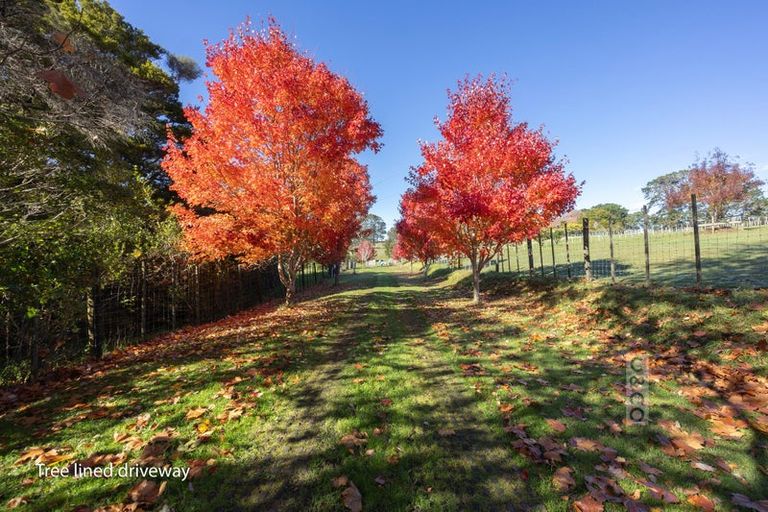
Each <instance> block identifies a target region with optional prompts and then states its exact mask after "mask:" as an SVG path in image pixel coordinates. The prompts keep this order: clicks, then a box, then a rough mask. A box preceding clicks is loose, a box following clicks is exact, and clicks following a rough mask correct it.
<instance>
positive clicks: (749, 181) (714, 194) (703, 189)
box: [670, 149, 763, 229]
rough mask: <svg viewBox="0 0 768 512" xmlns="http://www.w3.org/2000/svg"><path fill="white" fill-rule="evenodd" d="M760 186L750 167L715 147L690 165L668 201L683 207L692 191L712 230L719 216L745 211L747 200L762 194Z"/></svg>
mask: <svg viewBox="0 0 768 512" xmlns="http://www.w3.org/2000/svg"><path fill="white" fill-rule="evenodd" d="M762 185H763V182H762V181H760V180H759V179H757V177H755V173H754V171H753V170H752V168H751V167H749V166H745V165H742V164H740V163H738V162H734V161H732V160H731V159H730V158H729V157H728V155H727V154H726V153H724V152H723V151H721V150H719V149H715V150H714V151H713V152H711V153H710V154H709V155H708V156H707V157H705V158H703V159H701V160H699V161H698V162H696V163H695V164H693V165H692V166H691V168H690V170H689V171H688V174H687V176H686V178H685V180H683V181H682V182H681V183H679V185H678V187H677V189H676V190H675V192H674V194H673V195H672V197H671V199H670V203H671V205H672V206H676V207H682V206H685V205H687V204H689V203H690V200H691V194H696V196H697V199H698V201H699V202H700V203H701V205H702V206H703V207H704V210H705V212H706V215H707V216H708V217H709V221H710V222H711V223H712V224H713V226H712V228H713V229H714V224H715V223H717V222H720V221H721V220H722V219H724V218H726V217H728V216H730V215H738V214H743V213H744V212H745V211H748V210H749V208H750V202H752V201H755V200H756V199H759V198H761V197H762V191H761V189H760V187H762Z"/></svg>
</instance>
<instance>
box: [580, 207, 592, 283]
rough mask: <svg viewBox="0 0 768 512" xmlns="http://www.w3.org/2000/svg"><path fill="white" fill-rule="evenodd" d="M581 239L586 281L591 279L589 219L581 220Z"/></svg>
mask: <svg viewBox="0 0 768 512" xmlns="http://www.w3.org/2000/svg"><path fill="white" fill-rule="evenodd" d="M581 229H582V235H581V236H582V239H583V241H584V277H585V278H586V280H587V281H591V280H592V260H591V258H590V256H589V219H588V218H586V217H585V218H584V220H583V222H582V228H581Z"/></svg>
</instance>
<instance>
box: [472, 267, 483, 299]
mask: <svg viewBox="0 0 768 512" xmlns="http://www.w3.org/2000/svg"><path fill="white" fill-rule="evenodd" d="M470 263H471V264H472V304H480V302H481V301H480V268H479V265H478V264H477V260H476V259H475V258H472V259H471V260H470Z"/></svg>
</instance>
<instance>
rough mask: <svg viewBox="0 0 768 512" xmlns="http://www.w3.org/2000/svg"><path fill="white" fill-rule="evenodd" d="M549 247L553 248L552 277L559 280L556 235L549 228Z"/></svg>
mask: <svg viewBox="0 0 768 512" xmlns="http://www.w3.org/2000/svg"><path fill="white" fill-rule="evenodd" d="M549 245H550V247H551V248H552V276H553V277H554V278H555V279H557V263H555V234H554V231H553V230H552V228H549Z"/></svg>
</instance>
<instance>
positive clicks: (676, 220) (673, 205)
mask: <svg viewBox="0 0 768 512" xmlns="http://www.w3.org/2000/svg"><path fill="white" fill-rule="evenodd" d="M687 177H688V170H687V169H683V170H680V171H674V172H670V173H667V174H663V175H661V176H659V177H657V178H654V179H652V180H651V181H649V182H648V183H647V184H646V185H645V186H644V187H643V189H642V192H643V195H644V196H645V200H646V204H647V206H648V208H649V209H650V210H652V212H653V221H654V224H657V225H660V226H664V227H674V226H676V225H678V224H680V223H682V222H686V221H687V220H688V216H689V212H688V210H689V209H688V208H687V204H686V205H680V204H678V203H677V201H676V199H675V198H676V196H677V194H678V191H679V190H680V187H681V186H682V184H683V183H684V182H685V180H686V178H687Z"/></svg>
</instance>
